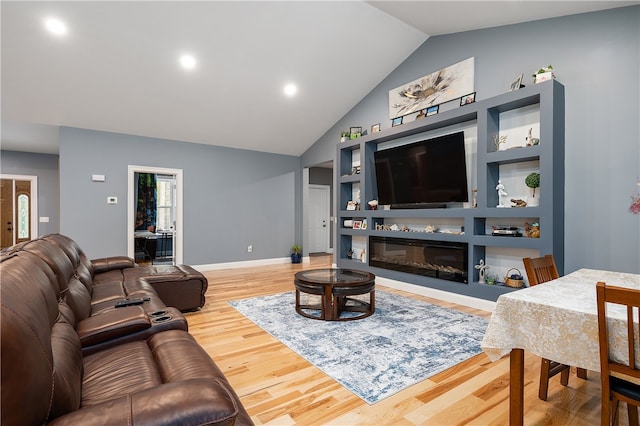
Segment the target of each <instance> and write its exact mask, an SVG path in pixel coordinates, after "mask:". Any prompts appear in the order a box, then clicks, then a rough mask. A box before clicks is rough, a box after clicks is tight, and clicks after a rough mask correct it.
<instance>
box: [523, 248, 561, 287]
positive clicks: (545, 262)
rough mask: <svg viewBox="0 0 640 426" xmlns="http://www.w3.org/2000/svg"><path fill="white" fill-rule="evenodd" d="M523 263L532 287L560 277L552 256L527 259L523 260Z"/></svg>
mask: <svg viewBox="0 0 640 426" xmlns="http://www.w3.org/2000/svg"><path fill="white" fill-rule="evenodd" d="M522 263H524V269H525V271H526V272H527V278H528V279H529V285H530V286H534V285H537V284H542V283H546V282H547V281H551V280H555V279H556V278H559V277H560V274H559V273H558V268H557V267H556V262H555V260H554V259H553V255H551V254H547V255H545V256H543V257H536V258H531V257H525V258H524V259H522Z"/></svg>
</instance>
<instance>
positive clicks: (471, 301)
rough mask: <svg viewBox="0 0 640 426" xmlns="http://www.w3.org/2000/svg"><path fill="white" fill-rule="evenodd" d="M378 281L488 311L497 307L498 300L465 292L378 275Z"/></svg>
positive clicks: (389, 285)
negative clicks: (455, 291) (458, 292)
mask: <svg viewBox="0 0 640 426" xmlns="http://www.w3.org/2000/svg"><path fill="white" fill-rule="evenodd" d="M376 283H377V284H380V285H384V286H387V287H391V288H395V289H396V290H403V291H408V292H410V293H414V294H419V295H421V296H426V297H432V298H434V299H438V300H442V301H445V302H450V303H456V304H458V305H462V306H468V307H470V308H475V309H481V310H483V311H487V312H493V310H494V309H495V308H496V302H492V301H491V300H485V299H478V298H477V297H471V296H465V295H463V294H457V293H451V292H449V291H442V290H437V289H435V288H429V287H423V286H421V285H416V284H409V283H405V282H402V281H396V280H392V279H389V278H383V277H376Z"/></svg>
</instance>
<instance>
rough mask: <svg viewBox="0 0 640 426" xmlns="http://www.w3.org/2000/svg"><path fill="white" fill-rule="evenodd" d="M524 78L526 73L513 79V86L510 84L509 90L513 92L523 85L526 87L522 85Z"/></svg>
mask: <svg viewBox="0 0 640 426" xmlns="http://www.w3.org/2000/svg"><path fill="white" fill-rule="evenodd" d="M523 78H524V73H522V74H520V75H519V76H518V77H517V78H516V79H515V80H513V83H511V86H509V91H510V92H513V91H514V90H518V89H520V88H521V87H524V86H523V85H522V79H523Z"/></svg>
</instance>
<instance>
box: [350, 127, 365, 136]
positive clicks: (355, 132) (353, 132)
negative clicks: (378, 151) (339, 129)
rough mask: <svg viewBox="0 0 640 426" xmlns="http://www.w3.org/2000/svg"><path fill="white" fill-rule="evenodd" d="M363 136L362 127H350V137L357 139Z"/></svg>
mask: <svg viewBox="0 0 640 426" xmlns="http://www.w3.org/2000/svg"><path fill="white" fill-rule="evenodd" d="M360 136H362V127H350V128H349V137H350V139H356V138H359V137H360Z"/></svg>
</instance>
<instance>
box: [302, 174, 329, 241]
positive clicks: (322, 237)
mask: <svg viewBox="0 0 640 426" xmlns="http://www.w3.org/2000/svg"><path fill="white" fill-rule="evenodd" d="M330 203H331V187H330V186H328V185H313V184H310V185H309V211H308V221H307V225H308V227H309V229H308V235H309V243H308V249H309V253H328V252H329V249H330V227H329V223H330V216H331V210H330V205H331V204H330Z"/></svg>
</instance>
